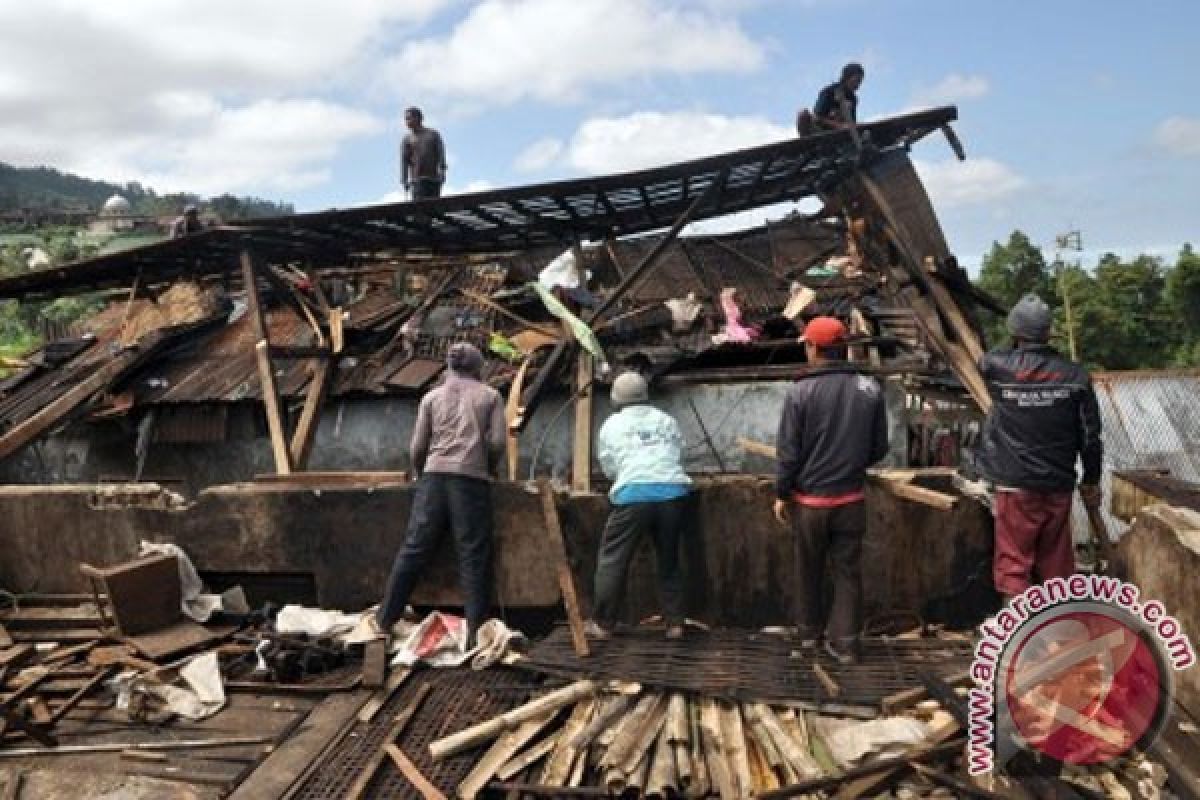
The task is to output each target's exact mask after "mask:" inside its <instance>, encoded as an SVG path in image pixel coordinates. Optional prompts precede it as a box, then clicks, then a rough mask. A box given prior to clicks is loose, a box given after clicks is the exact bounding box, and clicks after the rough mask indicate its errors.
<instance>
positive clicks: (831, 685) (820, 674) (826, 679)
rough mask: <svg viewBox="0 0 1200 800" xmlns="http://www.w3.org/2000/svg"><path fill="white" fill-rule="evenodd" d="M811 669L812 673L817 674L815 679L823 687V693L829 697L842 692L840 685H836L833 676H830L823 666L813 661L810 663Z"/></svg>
mask: <svg viewBox="0 0 1200 800" xmlns="http://www.w3.org/2000/svg"><path fill="white" fill-rule="evenodd" d="M812 671H813V674H814V675H816V676H817V680H818V681H820V682H821V687H822V688H823V689H825V694H827V695H829V696H830V697H837V696H838V695H839V694H841V693H842V687H841V686H838V682H837V681H835V680H834V679H833V676H831V675H830V674H829V673H828V672H827V671H826V670H825V668H824V667H822V666H821V665H820V664H818V663H816V662H815V661H814V662H813V665H812Z"/></svg>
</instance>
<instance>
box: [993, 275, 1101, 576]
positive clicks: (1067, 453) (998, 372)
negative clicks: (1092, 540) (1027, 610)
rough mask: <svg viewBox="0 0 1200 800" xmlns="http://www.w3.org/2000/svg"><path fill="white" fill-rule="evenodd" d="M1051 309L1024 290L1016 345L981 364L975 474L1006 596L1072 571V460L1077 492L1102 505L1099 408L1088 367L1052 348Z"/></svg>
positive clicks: (1011, 326) (1014, 321)
mask: <svg viewBox="0 0 1200 800" xmlns="http://www.w3.org/2000/svg"><path fill="white" fill-rule="evenodd" d="M1051 322H1052V318H1051V313H1050V308H1049V307H1048V306H1047V305H1046V304H1045V303H1044V302H1043V301H1042V299H1041V298H1039V297H1037V296H1036V295H1032V294H1030V295H1026V296H1025V297H1022V298H1021V300H1020V302H1018V303H1017V304H1016V305H1015V306H1013V308H1012V311H1011V312H1010V313H1009V315H1008V331H1009V333H1011V334H1012V337H1013V346H1012V347H1010V348H1003V349H998V350H993V351H992V352H990V353H988V354H987V355H985V356H984V357H983V359H982V360H981V361H980V363H979V369H980V371H981V372H982V373H983V378H984V380H986V381H987V383H988V388H989V390H990V392H991V395H992V412H991V414H989V415H988V418H987V421H986V422H985V423H984V428H983V439H982V442H981V446H980V451H979V454H978V462H979V468H980V471H981V472H982V473H983V475H984V477H985V478H987V479H988V480H989V481H991V482H992V483H993V484H994V485H995V489H996V494H995V503H994V506H993V513H994V516H995V519H996V552H995V557H994V559H993V563H992V579H993V582H994V583H995V586H996V591H998V592H1000V593H1001V594H1003V595H1005V596H1006V597H1012V596H1014V595H1018V594H1020V593H1021V592H1023V591H1025V590H1026V589H1028V588H1029V586H1030V585H1031V583H1032V582H1033V581H1034V579H1035V578H1036V579H1037V580H1039V581H1045V580H1047V579H1049V578H1058V577H1066V576H1068V575H1070V574H1071V573H1073V572H1074V571H1075V554H1074V550H1073V548H1072V542H1071V502H1072V496H1073V494H1074V491H1075V485H1076V480H1077V476H1076V471H1075V462H1076V459H1077V458H1078V459H1079V460H1080V461H1081V462H1082V465H1083V475H1082V478H1080V479H1079V481H1080V487H1079V493H1080V495H1081V496H1082V497H1083V501H1084V503H1086V504H1087V505H1089V506H1092V507H1098V506H1099V505H1100V500H1101V494H1100V486H1099V484H1100V474H1101V469H1102V466H1103V458H1104V446H1103V443H1102V442H1101V439H1100V433H1101V431H1100V428H1101V425H1100V411H1099V406H1098V405H1097V403H1096V391H1095V389H1094V388H1093V387H1092V379H1091V376H1090V375H1089V374H1088V372H1087V370H1086V369H1084V368H1083V367H1082V366H1080V365H1079V364H1076V363H1075V362H1073V361H1071V360H1069V359H1067V358H1065V357H1063V356H1062V355H1060V354H1059V353H1058V351H1057V350H1055V349H1054V348H1053V347H1051V346H1050V345H1049V343H1048V342H1049V341H1050V328H1051Z"/></svg>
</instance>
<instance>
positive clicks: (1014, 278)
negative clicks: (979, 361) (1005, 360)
mask: <svg viewBox="0 0 1200 800" xmlns="http://www.w3.org/2000/svg"><path fill="white" fill-rule="evenodd" d="M977 283H978V284H979V287H980V288H981V289H983V290H984V291H986V292H987V293H988V294H990V295H991V296H992V297H994V298H996V299H997V300H999V301H1000V303H1001V304H1002V305H1003V306H1004V307H1005V308H1009V307H1011V306H1012V305H1013V304H1015V303H1016V302H1017V301H1018V300H1020V299H1021V298H1022V297H1023V296H1024V295H1026V294H1028V293H1029V292H1035V293H1036V294H1038V295H1039V296H1040V297H1041V298H1042V299H1043V300H1045V301H1046V302H1047V303H1048V304H1049V305H1050V306H1051V307H1052V308H1053V307H1054V306H1056V305H1057V304H1058V297H1057V295H1056V293H1055V290H1054V278H1053V276H1052V275H1051V273H1050V270H1049V269H1048V267H1047V265H1046V259H1045V257H1044V256H1043V255H1042V251H1041V249H1040V248H1038V247H1037V245H1035V244H1034V243H1033V242H1031V241H1029V237H1028V236H1026V235H1025V234H1024V233H1022V232H1021V231H1013V232H1012V235H1010V236H1009V237H1008V242H1007V243H1006V244H1000V243H999V242H993V243H992V249H991V250H990V251H989V252H988V254H987V255H985V256H984V257H983V265H982V267H981V269H980V271H979V280H978V281H977ZM984 333H985V335H986V337H987V341H988V342H989V343H991V344H999V343H1001V342H1003V341H1005V340H1007V339H1008V334H1007V332H1006V331H1005V329H1004V320H1002V319H992V320H990V322H988V323H985V328H984Z"/></svg>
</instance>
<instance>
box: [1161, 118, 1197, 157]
mask: <svg viewBox="0 0 1200 800" xmlns="http://www.w3.org/2000/svg"><path fill="white" fill-rule="evenodd" d="M1154 144H1155V145H1157V146H1158V147H1159V148H1161V149H1162V150H1165V151H1166V152H1168V153H1170V154H1171V155H1176V156H1200V119H1197V118H1195V117H1169V118H1167V119H1165V120H1163V121H1162V122H1161V123H1159V125H1158V127H1157V128H1155V129H1154Z"/></svg>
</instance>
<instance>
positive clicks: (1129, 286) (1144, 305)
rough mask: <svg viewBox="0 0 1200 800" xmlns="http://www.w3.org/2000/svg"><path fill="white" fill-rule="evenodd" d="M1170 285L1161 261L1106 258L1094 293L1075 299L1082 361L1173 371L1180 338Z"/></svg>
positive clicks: (1108, 366)
mask: <svg viewBox="0 0 1200 800" xmlns="http://www.w3.org/2000/svg"><path fill="white" fill-rule="evenodd" d="M1166 283H1167V281H1166V271H1165V270H1164V268H1163V264H1162V260H1161V259H1159V258H1157V257H1154V256H1147V255H1141V256H1138V257H1137V258H1135V259H1133V260H1132V261H1122V260H1121V259H1120V258H1119V257H1118V256H1116V255H1114V254H1112V253H1107V254H1105V255H1104V256H1103V257H1101V259H1100V262H1099V263H1098V264H1097V265H1096V270H1095V277H1094V279H1093V282H1092V286H1091V288H1090V290H1089V291H1085V292H1083V293H1081V294H1079V295H1075V294H1073V295H1072V304H1073V306H1074V312H1075V316H1076V335H1077V337H1078V341H1079V352H1080V358H1081V359H1082V360H1084V361H1085V362H1087V363H1088V364H1090V365H1093V366H1098V367H1102V368H1104V369H1156V368H1160V367H1165V366H1168V365H1169V364H1170V363H1171V359H1172V356H1173V354H1174V352H1175V350H1176V348H1177V346H1178V344H1179V333H1180V332H1179V330H1178V327H1179V326H1177V325H1175V324H1173V323H1172V321H1171V316H1172V315H1171V309H1170V307H1169V305H1168V303H1167V295H1166Z"/></svg>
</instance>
